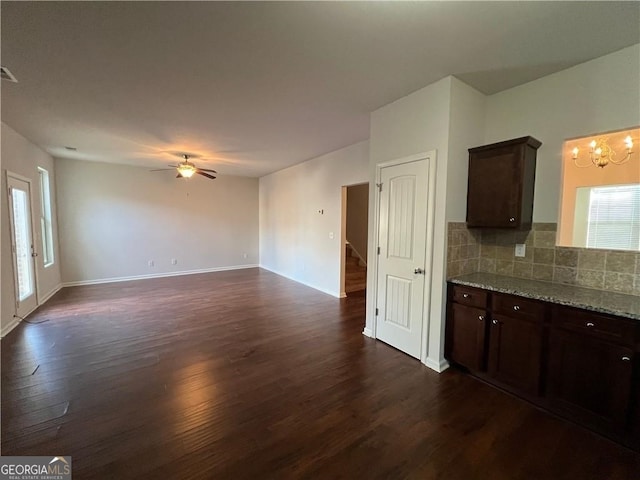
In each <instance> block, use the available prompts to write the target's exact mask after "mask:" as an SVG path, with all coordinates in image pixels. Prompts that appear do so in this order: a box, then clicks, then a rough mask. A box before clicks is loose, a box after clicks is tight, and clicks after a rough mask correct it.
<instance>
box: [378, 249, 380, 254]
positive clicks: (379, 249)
mask: <svg viewBox="0 0 640 480" xmlns="http://www.w3.org/2000/svg"><path fill="white" fill-rule="evenodd" d="M378 255H380V247H378Z"/></svg>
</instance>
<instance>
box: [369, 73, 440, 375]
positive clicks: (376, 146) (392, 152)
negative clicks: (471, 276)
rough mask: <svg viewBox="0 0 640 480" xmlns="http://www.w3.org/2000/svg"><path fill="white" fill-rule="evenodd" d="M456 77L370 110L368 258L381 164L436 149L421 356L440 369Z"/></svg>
mask: <svg viewBox="0 0 640 480" xmlns="http://www.w3.org/2000/svg"><path fill="white" fill-rule="evenodd" d="M451 82H452V79H451V77H448V78H445V79H442V80H440V81H438V82H436V83H433V84H431V85H429V86H427V87H425V88H423V89H421V90H418V91H417V92H415V93H412V94H411V95H408V96H406V97H403V98H401V99H400V100H397V101H395V102H393V103H391V104H389V105H385V106H384V107H382V108H380V109H378V110H376V111H374V112H373V113H372V114H371V132H370V133H371V136H370V156H369V159H370V162H369V181H370V190H369V258H368V262H367V263H368V264H369V265H373V262H375V261H376V258H375V245H376V243H375V237H376V232H375V218H374V217H375V202H376V201H377V195H376V191H375V181H376V165H378V164H379V163H381V162H385V161H390V160H394V159H398V158H402V157H406V156H409V155H413V154H418V153H423V152H427V151H431V150H435V151H436V155H437V157H436V158H437V159H436V205H435V208H436V214H435V230H434V238H433V249H434V251H433V264H432V279H431V282H432V285H431V298H430V305H431V306H430V311H429V312H428V318H429V325H428V327H427V328H428V329H429V346H428V349H427V357H425V358H422V359H421V360H422V361H423V362H424V363H426V364H427V365H429V366H431V367H432V368H434V369H436V370H440V369H441V365H442V361H443V358H444V357H443V352H442V351H441V350H442V348H441V344H442V340H441V337H442V334H441V331H442V330H443V328H444V322H443V318H444V314H443V312H444V308H445V304H444V292H445V291H444V278H445V263H446V240H447V229H446V200H447V159H448V148H449V111H450V107H449V104H450V96H451ZM367 284H368V285H375V277H374V271H373V269H372V268H369V269H368V271H367ZM373 294H374V289H373V288H369V289H367V320H366V326H365V334H368V335H371V334H372V332H373V324H374V322H375V307H376V305H375V299H374V295H373Z"/></svg>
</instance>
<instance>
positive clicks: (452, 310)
mask: <svg viewBox="0 0 640 480" xmlns="http://www.w3.org/2000/svg"><path fill="white" fill-rule="evenodd" d="M448 299H449V301H448V307H447V325H446V334H447V335H446V343H445V354H446V357H447V358H448V359H449V360H450V361H451V362H452V363H453V364H457V365H461V366H463V367H466V368H467V369H468V370H469V372H470V373H471V374H473V375H475V376H477V377H478V378H481V379H482V380H484V381H486V382H488V383H491V384H493V385H495V386H497V387H500V388H503V389H505V390H508V391H509V392H511V393H513V394H516V395H519V396H521V397H523V398H525V399H527V400H529V401H530V402H532V403H534V404H536V405H538V406H540V407H542V408H546V409H548V410H551V411H553V412H554V413H556V414H558V415H561V416H563V417H565V418H568V419H570V420H573V421H575V422H577V423H580V424H582V425H584V426H586V427H588V428H591V429H593V430H595V431H597V432H600V433H602V434H604V435H607V436H608V437H610V438H612V439H614V440H616V441H618V442H621V443H624V444H625V445H627V446H630V447H631V448H634V449H636V450H640V321H638V320H632V319H629V318H622V317H617V316H612V315H607V314H602V313H597V312H592V311H588V310H584V309H579V308H574V307H568V306H562V305H558V304H555V303H551V302H543V301H538V300H533V299H530V298H522V297H519V296H517V295H509V294H505V293H499V292H492V291H488V290H483V289H478V288H474V287H469V286H460V285H455V284H450V285H449V291H448Z"/></svg>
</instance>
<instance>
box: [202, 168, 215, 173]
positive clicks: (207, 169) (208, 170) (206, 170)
mask: <svg viewBox="0 0 640 480" xmlns="http://www.w3.org/2000/svg"><path fill="white" fill-rule="evenodd" d="M198 170H202V171H203V172H213V173H218V172H216V171H215V170H211V169H209V168H199V169H198Z"/></svg>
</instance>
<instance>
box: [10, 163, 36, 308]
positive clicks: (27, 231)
mask: <svg viewBox="0 0 640 480" xmlns="http://www.w3.org/2000/svg"><path fill="white" fill-rule="evenodd" d="M7 191H8V193H9V218H10V221H11V251H12V254H13V272H14V278H15V291H16V314H17V315H19V316H21V317H24V316H25V315H28V314H29V313H30V312H31V311H33V310H34V309H35V308H36V306H37V305H38V302H37V296H36V269H35V261H34V257H35V255H36V253H35V250H34V245H33V228H32V226H33V223H32V218H31V184H30V183H29V182H28V181H25V180H23V179H20V178H17V177H14V176H11V175H10V174H7Z"/></svg>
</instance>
